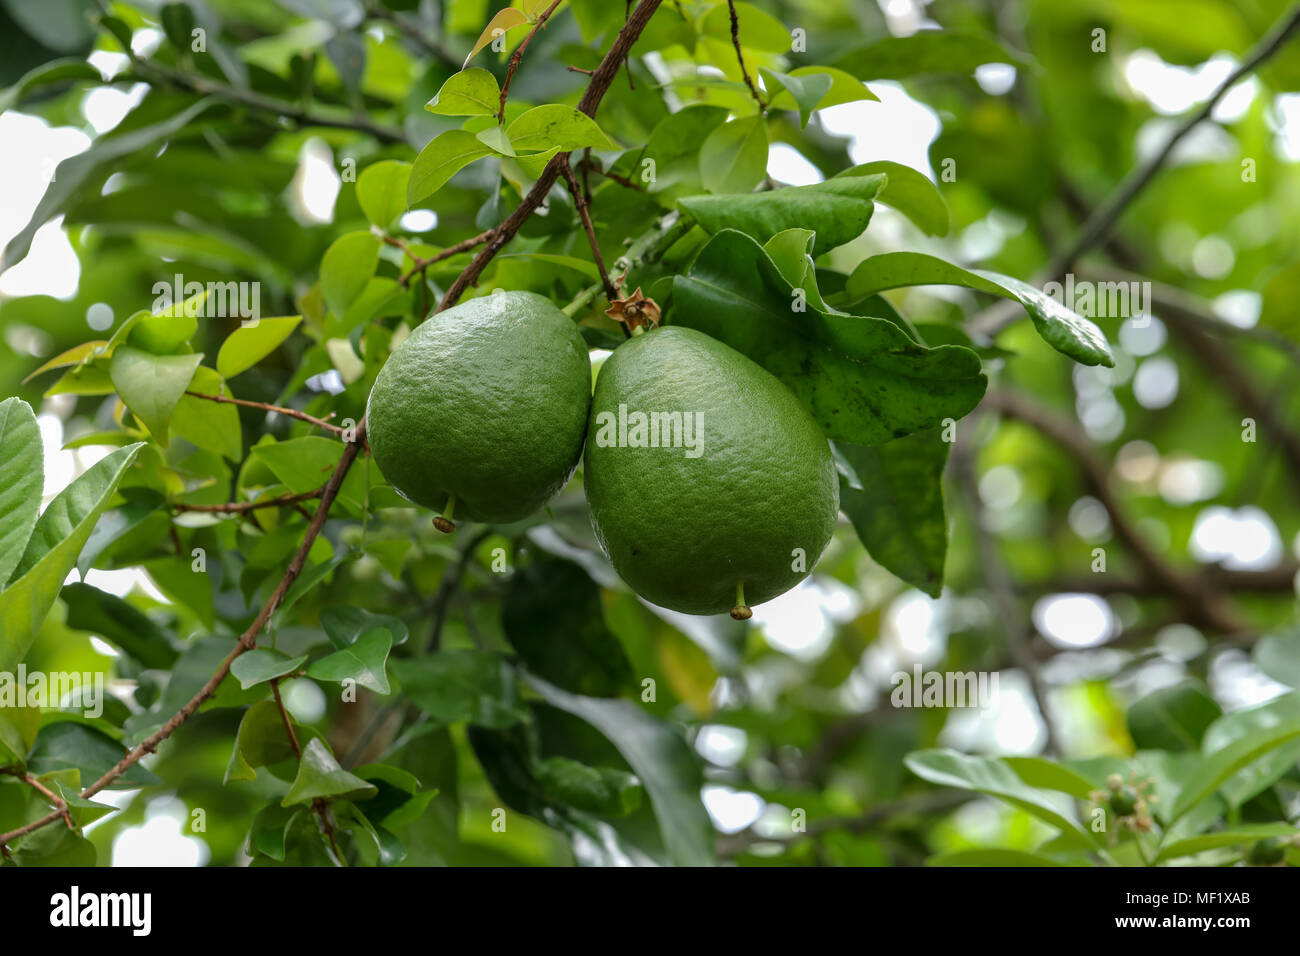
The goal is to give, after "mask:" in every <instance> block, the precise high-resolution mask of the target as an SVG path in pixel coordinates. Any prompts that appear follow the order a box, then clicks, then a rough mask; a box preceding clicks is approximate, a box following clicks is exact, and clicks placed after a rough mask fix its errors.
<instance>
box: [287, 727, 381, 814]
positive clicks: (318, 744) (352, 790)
mask: <svg viewBox="0 0 1300 956" xmlns="http://www.w3.org/2000/svg"><path fill="white" fill-rule="evenodd" d="M378 792H379V788H378V787H376V786H375V785H374V784H373V783H370V782H369V781H367V780H362V779H361V778H360V777H358V776H357V775H356V774H351V773H348V772H347V771H346V770H344V769H343V768H342V767H341V766H339V762H338V761H337V760H335V759H334V755H333V754H332V753H330V752H329V748H328V747H326V746H325V742H324V741H323V740H321V739H320V738H319V737H313V738H312V739H311V740H309V741H308V742H307V745H306V746H305V747H303V749H302V761H301V762H300V763H299V764H298V776H297V777H295V778H294V781H293V786H291V787H290V788H289V792H288V793H287V794H285V796H284V799H283V800H282V801H280V806H282V807H292V806H294V805H295V804H300V803H311V802H312V801H313V800H315V799H317V798H321V799H343V800H364V799H366V798H367V797H373V796H374V795H375V794H376V793H378Z"/></svg>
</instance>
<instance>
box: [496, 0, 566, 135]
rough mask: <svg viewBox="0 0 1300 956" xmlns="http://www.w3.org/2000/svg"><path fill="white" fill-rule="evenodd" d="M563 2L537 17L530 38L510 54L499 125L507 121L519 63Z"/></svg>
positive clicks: (559, 1)
mask: <svg viewBox="0 0 1300 956" xmlns="http://www.w3.org/2000/svg"><path fill="white" fill-rule="evenodd" d="M561 2H563V0H555V2H554V3H552V4H551V5H550V6H549V7H547V8H546V9H545V10H543V11H542V12H541V14H540V15H539V16H538V17H537V22H536V23H534V24H533V28H532V29H531V30H529V31H528V36H526V37H524V39H523V41H522V42H521V43H520V44H519V46H517V47H515V52H514V53H511V54H510V64H509V65H508V66H507V67H506V79H505V82H504V83H502V84H501V108H500V109H499V110H498V111H497V122H498V123H504V122H505V121H506V94H507V93H509V92H510V81H511V80H513V79H514V78H515V70H517V69H519V63H520V61H521V60H523V58H524V51H525V50H527V49H528V44H530V43H532V42H533V37H535V36H537V31H538V30H540V29H542V28H543V27H544V26H546V21H547V19H549V18H550V16H551V14H552V13H554V12H555V8H556V7H558V6H559V5H560V3H561Z"/></svg>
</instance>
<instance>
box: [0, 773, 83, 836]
mask: <svg viewBox="0 0 1300 956" xmlns="http://www.w3.org/2000/svg"><path fill="white" fill-rule="evenodd" d="M0 773H4V774H8V775H9V776H11V777H14V778H16V779H18V780H21V781H22V782H23V783H25V784H27V786H29V787H31V788H32V789H33V790H35V791H36V792H37V793H39V794H40V795H41V796H42V797H44V798H45V799H46V800H48V801H49V802H50V803H51V804H52V805H53V807H54V814H55V817H56V818H57V817H60V816H61V817H62V818H63V822H64V823H66V824H67V825H68V829H69V830H75V829H77V825H76V824H75V823H73V822H72V815H71V814H70V813H68V802H67V801H66V800H64V799H63V798H62V797H61V796H59V795H58V794H57V793H55V792H54V791H53V790H51V789H50V788H49V787H47V786H45V784H43V783H41V782H40V781H39V780H37V779H36V778H35V777H33V776H32V775H31V774H30V773H25V772H23V771H21V770H13V769H9V768H5V769H3V770H0ZM0 846H3V842H0Z"/></svg>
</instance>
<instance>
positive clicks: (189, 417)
mask: <svg viewBox="0 0 1300 956" xmlns="http://www.w3.org/2000/svg"><path fill="white" fill-rule="evenodd" d="M263 321H265V320H263ZM218 361H220V359H218ZM225 388H226V383H225V380H224V379H222V377H221V376H220V375H219V374H217V372H215V371H214V370H212V369H210V368H208V367H207V366H206V365H200V366H199V367H198V368H197V369H195V370H194V378H193V379H191V381H190V385H189V388H188V389H187V391H191V392H198V393H199V394H200V395H223V394H225V393H226V391H225ZM171 430H172V434H174V435H178V436H180V437H181V438H184V439H185V440H186V441H188V442H190V443H191V444H193V445H195V446H196V447H198V448H202V449H204V450H205V451H210V452H213V453H215V454H218V455H221V456H222V457H224V458H228V459H230V460H231V461H239V460H240V459H241V458H242V457H243V456H244V437H243V427H242V426H241V425H240V423H239V409H238V408H236V407H235V406H234V405H230V404H223V403H219V402H212V401H208V400H207V399H206V398H195V397H194V396H193V395H182V396H181V400H180V401H179V402H177V403H176V408H175V410H174V411H173V412H172V421H171Z"/></svg>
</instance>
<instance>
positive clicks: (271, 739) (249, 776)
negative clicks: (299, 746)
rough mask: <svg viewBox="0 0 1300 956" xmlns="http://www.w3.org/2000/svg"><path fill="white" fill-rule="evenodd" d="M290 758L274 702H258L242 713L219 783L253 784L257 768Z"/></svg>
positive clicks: (287, 743) (287, 741) (288, 746)
mask: <svg viewBox="0 0 1300 956" xmlns="http://www.w3.org/2000/svg"><path fill="white" fill-rule="evenodd" d="M250 653H251V652H250ZM244 656H245V657H246V656H247V655H244ZM239 660H243V657H240V658H237V659H236V661H239ZM289 720H290V723H291V725H292V724H295V721H294V720H293V718H292V717H290V718H289ZM292 756H293V745H292V744H291V743H290V742H289V732H288V731H287V730H285V728H284V717H283V716H281V714H280V708H279V707H278V706H277V705H276V703H275V701H273V700H259V701H258V702H257V703H255V704H254V705H253V706H252V707H250V708H248V710H246V711H244V716H243V718H242V719H241V720H240V721H239V730H238V732H236V734H235V748H234V750H232V751H231V753H230V762H229V763H228V764H227V765H226V776H225V779H224V780H223V781H222V782H223V783H229V782H230V781H232V780H254V779H256V778H257V768H258V767H267V766H270V765H272V764H277V763H280V762H281V761H284V760H288V759H289V758H290V757H292Z"/></svg>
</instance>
